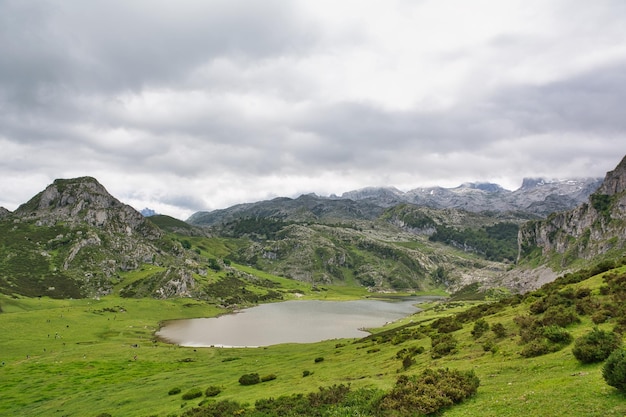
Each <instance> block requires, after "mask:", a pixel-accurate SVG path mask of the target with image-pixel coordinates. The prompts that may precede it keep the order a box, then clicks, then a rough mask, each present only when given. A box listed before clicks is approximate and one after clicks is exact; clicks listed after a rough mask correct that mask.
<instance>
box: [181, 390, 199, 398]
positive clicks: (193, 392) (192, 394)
mask: <svg viewBox="0 0 626 417" xmlns="http://www.w3.org/2000/svg"><path fill="white" fill-rule="evenodd" d="M199 397H202V391H201V390H200V389H199V388H193V389H190V390H189V391H187V392H186V393H184V394H183V400H193V399H194V398H199Z"/></svg>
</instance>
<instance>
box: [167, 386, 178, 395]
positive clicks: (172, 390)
mask: <svg viewBox="0 0 626 417" xmlns="http://www.w3.org/2000/svg"><path fill="white" fill-rule="evenodd" d="M176 394H180V388H178V387H176V388H172V389H171V390H169V391H168V393H167V395H176Z"/></svg>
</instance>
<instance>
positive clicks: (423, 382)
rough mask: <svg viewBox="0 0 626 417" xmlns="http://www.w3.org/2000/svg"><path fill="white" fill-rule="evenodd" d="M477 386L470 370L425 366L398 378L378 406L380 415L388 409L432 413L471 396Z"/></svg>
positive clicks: (478, 382) (385, 413) (404, 412)
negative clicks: (421, 369) (420, 372)
mask: <svg viewBox="0 0 626 417" xmlns="http://www.w3.org/2000/svg"><path fill="white" fill-rule="evenodd" d="M479 385H480V381H479V379H478V377H477V376H476V375H475V374H474V371H467V372H461V371H455V370H452V371H451V370H448V369H437V370H435V369H427V370H425V371H424V373H423V374H422V375H419V376H416V375H413V376H405V375H403V376H401V377H399V378H398V381H397V382H396V385H395V386H394V388H393V389H392V390H391V391H390V392H389V393H388V394H386V395H385V396H384V397H382V399H381V401H380V404H379V406H378V408H379V410H380V412H381V414H383V415H387V413H388V411H389V410H393V413H394V414H393V415H402V416H404V415H406V416H412V415H424V414H432V413H435V412H437V411H439V410H441V409H442V408H444V407H449V406H451V405H453V404H457V403H460V402H461V401H463V400H464V399H466V398H468V397H470V396H472V395H474V394H475V393H476V391H477V390H478V386H479Z"/></svg>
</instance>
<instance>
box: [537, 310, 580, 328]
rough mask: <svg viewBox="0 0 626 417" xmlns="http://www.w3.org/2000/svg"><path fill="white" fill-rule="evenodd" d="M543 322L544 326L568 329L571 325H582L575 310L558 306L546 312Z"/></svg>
mask: <svg viewBox="0 0 626 417" xmlns="http://www.w3.org/2000/svg"><path fill="white" fill-rule="evenodd" d="M541 322H542V323H543V324H544V326H551V325H556V326H561V327H567V326H569V325H570V324H574V323H580V319H579V318H578V315H577V314H576V311H575V309H574V308H572V307H563V306H556V307H550V308H548V309H547V310H546V312H545V313H544V315H543V319H542V320H541Z"/></svg>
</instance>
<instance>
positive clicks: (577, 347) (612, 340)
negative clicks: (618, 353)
mask: <svg viewBox="0 0 626 417" xmlns="http://www.w3.org/2000/svg"><path fill="white" fill-rule="evenodd" d="M621 344H622V339H621V337H620V336H619V335H618V334H616V333H613V332H606V331H604V330H599V329H598V328H594V329H593V330H592V331H591V332H589V333H587V334H586V335H584V336H582V337H579V338H578V339H576V342H575V343H574V348H573V349H572V353H573V354H574V357H575V358H576V359H578V360H579V361H580V362H582V363H595V362H602V361H604V360H605V359H606V358H608V357H609V355H610V354H611V352H613V351H614V350H615V349H617V348H618V347H620V345H621Z"/></svg>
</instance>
